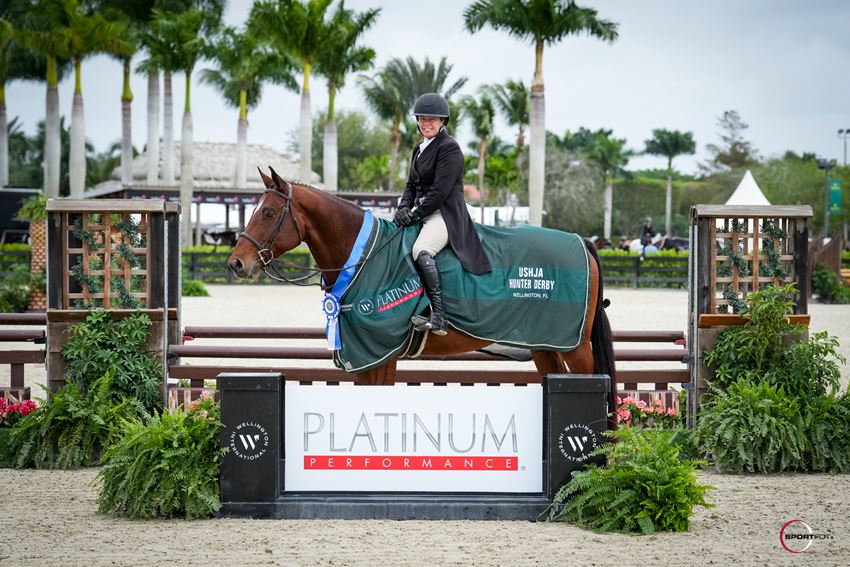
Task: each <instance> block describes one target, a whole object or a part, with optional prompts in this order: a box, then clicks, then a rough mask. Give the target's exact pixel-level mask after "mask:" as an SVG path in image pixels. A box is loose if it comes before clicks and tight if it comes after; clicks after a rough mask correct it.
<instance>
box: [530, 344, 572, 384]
mask: <svg viewBox="0 0 850 567" xmlns="http://www.w3.org/2000/svg"><path fill="white" fill-rule="evenodd" d="M531 359H532V360H533V361H534V366H536V367H537V372H538V373H539V374H540V377H541V378H542V377H543V376H546V375H547V374H564V373H565V372H566V371H567V365H566V364H565V363H564V357H563V356H561V353H560V352H555V351H548V350H533V351H531Z"/></svg>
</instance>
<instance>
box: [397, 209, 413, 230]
mask: <svg viewBox="0 0 850 567" xmlns="http://www.w3.org/2000/svg"><path fill="white" fill-rule="evenodd" d="M410 217H411V213H410V209H409V208H407V207H402V208H400V209H399V210H397V211H396V212H395V216H394V217H393V222H394V223H396V224H397V225H399V226H408V225H411V224H413V222H412V220H411V218H410Z"/></svg>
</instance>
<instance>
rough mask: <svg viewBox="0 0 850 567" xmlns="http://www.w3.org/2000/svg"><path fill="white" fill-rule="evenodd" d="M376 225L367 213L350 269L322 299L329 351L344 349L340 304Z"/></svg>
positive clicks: (346, 264)
mask: <svg viewBox="0 0 850 567" xmlns="http://www.w3.org/2000/svg"><path fill="white" fill-rule="evenodd" d="M374 224H375V217H374V216H372V212H371V211H368V210H367V211H365V214H364V215H363V225H362V226H361V227H360V232H359V233H358V234H357V239H356V240H355V241H354V246H352V247H351V254H350V255H349V256H348V260H346V261H345V264H343V266H349V267H348V268H346V269H345V270H342V271H341V272H340V273H339V276H337V278H336V283H334V286H333V288H331V291H330V292H329V293H325V297H324V298H323V299H322V310H323V311H324V313H325V316H326V317H327V318H328V322H327V325H326V326H325V334H326V335H327V338H328V347H327V348H328V350H340V349H341V348H342V343H341V342H340V340H339V311H340V307H339V302H340V300H341V299H342V296H343V295H344V294H345V292H346V290H347V289H348V286H349V285H351V280H352V279H354V274H355V273H357V268H356V267H355V264H357V262H359V261H360V258H361V257H362V256H363V251H364V250H365V249H366V243H367V242H368V241H369V236H370V235H371V234H372V227H373V226H374Z"/></svg>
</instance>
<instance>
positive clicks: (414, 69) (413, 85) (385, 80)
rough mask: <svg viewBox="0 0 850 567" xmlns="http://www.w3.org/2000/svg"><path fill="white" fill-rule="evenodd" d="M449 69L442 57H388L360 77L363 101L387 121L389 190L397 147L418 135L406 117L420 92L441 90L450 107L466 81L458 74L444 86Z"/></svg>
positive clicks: (396, 162) (395, 161) (393, 174)
mask: <svg viewBox="0 0 850 567" xmlns="http://www.w3.org/2000/svg"><path fill="white" fill-rule="evenodd" d="M451 71H452V65H450V64H448V62H447V61H446V58H445V57H443V58H442V59H440V61H439V63H437V64H436V65H435V64H434V63H432V62H431V60H430V59H428V58H427V57H426V58H425V62H424V63H422V64H419V63H418V62H417V61H416V60H415V59H413V58H412V57H408V58H407V59H406V60H402V59H399V58H393V59H390V60H389V61H388V62H387V64H386V65H385V66H384V67H383V68H382V69H380V70H379V71H378V73H377V74H376V75H375V76H374V77H364V76H361V78H360V86H361V88H362V89H363V94H364V96H365V97H366V102H367V104H368V105H369V107H370V108H371V109H372V110H373V111H374V112H375V114H377V115H378V117H379V118H381V119H382V120H389V121H390V122H391V127H390V136H391V145H392V150H391V152H390V187H389V190H390V191H392V190H393V189H394V187H395V180H396V177H397V176H398V171H399V166H398V163H399V162H398V148H399V146H400V144H401V142H402V138H403V137H404V138H406V141H407V140H411V139H414V140H415V139H417V138H418V130H417V128H416V124H415V122H413V121H412V120H406V118H408V117H409V116H410V114H411V112H412V110H413V104H414V103H415V102H416V99H417V98H418V97H419V96H420V95H421V94H423V93H429V92H433V93H441V94H442V95H443V96H444V97H446V99H447V100H449V106H450V107H451V97H452V95H454V94H455V93H457V91H458V90H460V88H461V87H463V85H464V84H466V78H465V77H461V78H459V79H456V80H455V81H454V82H453V83H451V84H449V85H448V86H447V85H446V83H447V81H448V80H449V74H450V73H451ZM402 125H405V129H404V133H405V134H406V135H405V136H403V134H402ZM413 143H415V142H413ZM411 145H412V144H411Z"/></svg>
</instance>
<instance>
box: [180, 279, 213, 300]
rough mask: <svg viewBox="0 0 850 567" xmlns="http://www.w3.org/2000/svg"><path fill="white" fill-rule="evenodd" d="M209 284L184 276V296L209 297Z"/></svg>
mask: <svg viewBox="0 0 850 567" xmlns="http://www.w3.org/2000/svg"><path fill="white" fill-rule="evenodd" d="M208 296H209V292H208V291H207V286H206V285H204V282H202V281H201V280H190V279H187V278H183V297H208Z"/></svg>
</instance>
